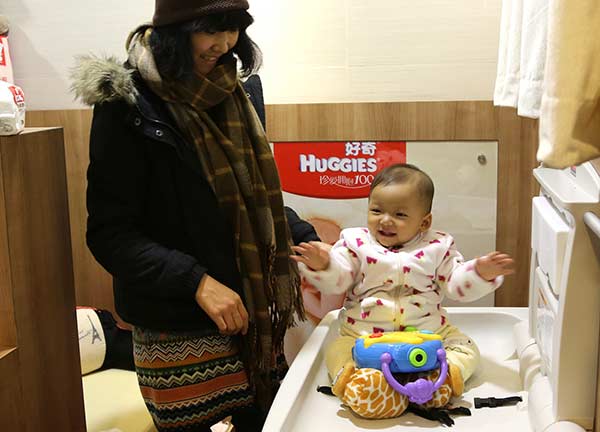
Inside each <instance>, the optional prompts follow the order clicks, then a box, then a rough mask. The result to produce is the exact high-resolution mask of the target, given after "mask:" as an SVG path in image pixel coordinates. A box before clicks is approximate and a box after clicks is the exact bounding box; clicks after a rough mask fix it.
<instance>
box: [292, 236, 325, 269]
mask: <svg viewBox="0 0 600 432" xmlns="http://www.w3.org/2000/svg"><path fill="white" fill-rule="evenodd" d="M330 249H331V246H329V245H328V244H327V243H322V242H316V241H311V242H309V243H300V244H299V245H298V246H292V250H293V251H294V252H296V253H298V254H300V255H292V256H290V258H291V259H293V260H294V261H296V262H299V263H300V262H301V263H304V264H305V265H306V266H307V267H308V268H310V269H312V270H315V271H319V270H325V269H327V267H329V250H330Z"/></svg>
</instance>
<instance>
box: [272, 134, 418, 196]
mask: <svg viewBox="0 0 600 432" xmlns="http://www.w3.org/2000/svg"><path fill="white" fill-rule="evenodd" d="M273 147H274V153H275V160H276V162H277V166H278V169H279V174H280V177H281V183H282V187H283V190H284V191H286V192H290V193H294V194H298V195H304V196H311V197H317V198H333V199H344V198H363V197H366V196H367V195H368V192H369V187H370V185H371V182H372V181H373V178H374V177H375V175H376V174H377V172H379V171H380V170H382V169H383V168H385V167H386V166H388V165H390V164H392V163H398V162H405V161H406V143H405V142H403V141H382V142H375V141H349V142H309V143H299V142H296V143H275V144H274V145H273Z"/></svg>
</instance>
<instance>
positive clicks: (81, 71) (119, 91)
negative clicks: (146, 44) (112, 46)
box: [71, 55, 137, 106]
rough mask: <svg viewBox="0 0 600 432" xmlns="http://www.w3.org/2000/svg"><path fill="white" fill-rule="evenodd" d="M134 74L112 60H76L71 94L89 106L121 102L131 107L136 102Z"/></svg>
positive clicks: (88, 56) (88, 57) (77, 58)
mask: <svg viewBox="0 0 600 432" xmlns="http://www.w3.org/2000/svg"><path fill="white" fill-rule="evenodd" d="M133 72H134V70H133V69H127V68H126V67H125V66H124V65H123V63H121V62H119V61H118V60H117V59H116V58H115V57H98V56H95V55H84V56H78V57H76V64H75V66H74V67H73V68H72V69H71V91H72V92H73V93H74V94H75V97H76V98H77V99H79V100H81V101H82V102H83V103H84V104H86V105H90V106H93V105H95V104H99V103H104V102H110V101H115V100H120V99H121V100H125V101H126V102H127V103H129V104H131V105H133V104H135V101H136V98H137V90H136V88H135V83H134V80H133V75H132V74H133Z"/></svg>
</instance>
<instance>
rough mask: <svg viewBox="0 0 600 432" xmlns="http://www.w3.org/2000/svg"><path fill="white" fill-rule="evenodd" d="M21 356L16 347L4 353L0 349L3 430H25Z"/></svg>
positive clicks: (1, 426) (0, 392) (0, 410)
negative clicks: (22, 408)
mask: <svg viewBox="0 0 600 432" xmlns="http://www.w3.org/2000/svg"><path fill="white" fill-rule="evenodd" d="M20 375H21V369H20V367H19V356H18V353H17V351H16V349H14V348H13V349H12V350H10V351H7V352H5V353H4V354H2V352H1V350H0V377H2V384H1V385H0V414H1V415H0V430H1V431H24V430H26V429H25V424H24V421H23V420H24V418H25V416H24V415H22V414H21V412H20V411H21V409H20V408H21V407H22V405H23V393H22V391H21V382H20V380H19V377H20Z"/></svg>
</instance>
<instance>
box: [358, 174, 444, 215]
mask: <svg viewBox="0 0 600 432" xmlns="http://www.w3.org/2000/svg"><path fill="white" fill-rule="evenodd" d="M406 183H410V184H414V185H415V187H416V188H417V191H418V192H419V195H420V196H421V199H422V201H423V204H424V207H425V209H426V210H427V213H430V212H431V204H432V203H433V193H434V190H435V188H434V186H433V181H432V180H431V177H429V176H428V175H427V174H426V173H425V172H424V171H421V170H420V169H419V168H418V167H416V166H415V165H411V164H406V163H399V164H394V165H390V166H388V167H385V168H384V169H383V170H381V171H379V173H377V175H376V176H375V178H374V179H373V183H371V189H370V190H369V196H371V193H372V192H373V189H375V188H376V187H377V186H387V185H390V184H406Z"/></svg>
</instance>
